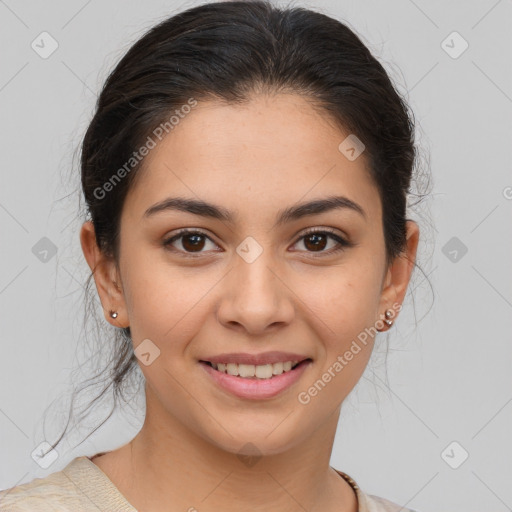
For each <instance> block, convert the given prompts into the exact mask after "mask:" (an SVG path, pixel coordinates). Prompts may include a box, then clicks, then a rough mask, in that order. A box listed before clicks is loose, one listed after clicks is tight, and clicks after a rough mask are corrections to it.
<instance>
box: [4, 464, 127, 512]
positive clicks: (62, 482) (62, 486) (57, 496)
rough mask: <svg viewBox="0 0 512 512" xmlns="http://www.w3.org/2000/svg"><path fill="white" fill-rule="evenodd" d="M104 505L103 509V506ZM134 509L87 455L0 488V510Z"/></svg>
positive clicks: (18, 511) (40, 511) (70, 510)
mask: <svg viewBox="0 0 512 512" xmlns="http://www.w3.org/2000/svg"><path fill="white" fill-rule="evenodd" d="M106 506H107V508H105V507H106ZM36 510H37V512H76V511H77V510H80V511H81V512H88V511H94V512H97V511H98V510H123V511H124V510H135V509H134V508H132V507H131V506H130V505H129V504H128V503H127V502H126V501H125V500H124V497H123V496H122V495H121V494H120V493H118V492H117V489H116V488H115V487H114V486H113V484H112V482H110V481H109V480H108V478H107V477H106V475H105V474H103V473H102V472H101V470H100V469H99V468H98V467H97V466H96V465H95V464H94V463H93V462H91V461H90V460H89V458H88V457H86V456H82V457H76V458H75V459H73V460H72V461H71V462H70V463H69V464H68V465H67V466H66V467H65V468H64V469H63V470H61V471H58V472H55V473H51V474H50V475H48V476H46V477H44V478H35V479H34V480H32V481H30V482H28V483H25V484H21V485H18V486H15V487H11V488H10V489H5V490H3V491H0V512H29V511H30V512H34V511H36Z"/></svg>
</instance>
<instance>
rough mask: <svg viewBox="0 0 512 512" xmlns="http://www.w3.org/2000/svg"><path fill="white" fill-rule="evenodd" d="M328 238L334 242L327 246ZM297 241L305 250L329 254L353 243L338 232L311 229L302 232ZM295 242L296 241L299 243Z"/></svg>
mask: <svg viewBox="0 0 512 512" xmlns="http://www.w3.org/2000/svg"><path fill="white" fill-rule="evenodd" d="M329 240H332V241H333V242H334V243H333V244H331V246H330V247H328V246H329ZM299 242H302V243H303V244H304V247H305V248H306V252H316V253H320V255H324V254H325V255H329V254H333V253H337V252H338V251H342V250H344V249H345V248H346V247H352V246H353V244H352V243H351V242H348V241H347V240H345V239H344V238H342V237H341V236H339V235H338V234H336V233H335V232H333V231H330V230H326V229H323V230H313V231H309V232H308V233H306V234H304V235H303V236H302V237H301V238H300V239H299ZM299 242H297V243H299ZM326 248H327V250H325V249H326Z"/></svg>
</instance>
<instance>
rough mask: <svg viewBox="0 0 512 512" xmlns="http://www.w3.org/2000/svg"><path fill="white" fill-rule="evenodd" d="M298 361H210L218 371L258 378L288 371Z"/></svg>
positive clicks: (268, 377) (266, 377)
mask: <svg viewBox="0 0 512 512" xmlns="http://www.w3.org/2000/svg"><path fill="white" fill-rule="evenodd" d="M298 362H299V361H286V362H285V363H274V364H261V365H254V364H236V363H227V364H226V363H219V364H215V363H211V365H212V366H213V368H215V369H216V370H218V371H219V372H223V373H227V374H228V375H235V376H238V377H244V378H251V377H257V378H258V379H270V378H272V376H273V375H281V374H282V373H283V372H289V371H290V370H291V369H292V368H293V367H295V366H296V365H297V363H298Z"/></svg>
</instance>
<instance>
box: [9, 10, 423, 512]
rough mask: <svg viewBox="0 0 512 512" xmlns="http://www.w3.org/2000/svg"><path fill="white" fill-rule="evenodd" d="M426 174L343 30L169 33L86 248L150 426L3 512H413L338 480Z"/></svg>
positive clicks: (100, 116)
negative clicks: (351, 397)
mask: <svg viewBox="0 0 512 512" xmlns="http://www.w3.org/2000/svg"><path fill="white" fill-rule="evenodd" d="M415 155H416V152H415V147H414V127H413V122H412V119H411V117H410V115H409V113H408V109H407V106H406V104H405V102H404V101H403V100H402V99H401V97H400V96H399V95H398V94H397V92H396V91H395V89H394V87H393V85H392V83H391V81H390V80H389V78H388V76H387V74H386V72H385V70H384V69H383V67H382V66H381V65H380V64H379V63H378V62H377V61H376V60H375V58H374V57H373V56H372V55H371V54H370V53H369V51H368V49H367V48H366V47H365V46H364V44H363V43H362V42H361V41H360V39H359V38H358V37H357V36H356V35H355V34H354V33H353V32H352V31H351V30H350V29H349V28H347V27H346V26H345V25H343V24H342V23H340V22H339V21H336V20H334V19H331V18H329V17H327V16H325V15H323V14H319V13H315V12H312V11H310V10H306V9H301V8H290V9H278V8H276V7H273V6H271V5H270V4H269V3H265V2H260V1H256V2H220V3H213V4H209V5H202V6H198V7H194V8H191V9H189V10H187V11H185V12H182V13H181V14H178V15H176V16H173V17H171V18H169V19H167V20H165V21H164V22H162V23H161V24H159V25H158V26H156V27H154V28H153V29H151V30H150V31H149V32H148V33H147V34H146V35H144V37H142V38H141V39H140V40H139V41H138V42H137V43H136V44H135V45H134V46H133V47H132V48H131V49H130V50H129V51H128V53H127V54H126V55H125V56H124V57H123V59H122V60H121V61H120V62H119V64H118V65H117V67H116V68H115V69H114V71H113V72H112V74H111V75H110V76H109V77H108V79H107V81H106V83H105V85H104V88H103V90H102V92H101V94H100V97H99V99H98V103H97V111H96V113H95V116H94V118H93V119H92V121H91V123H90V125H89V127H88V130H87V132H86V135H85V138H84V141H83V145H82V155H81V172H82V186H83V192H84V196H85V198H86V201H87V206H88V212H89V214H90V219H89V220H86V221H85V222H84V223H83V226H82V230H81V233H80V240H81V244H82V249H83V252H84V256H85V258H86V260H87V263H88V265H89V266H90V268H91V270H92V275H93V277H94V280H95V283H96V288H97V291H98V294H99V298H100V300H101V304H102V307H103V309H104V312H105V319H106V320H107V322H109V323H110V324H112V325H113V326H115V327H117V328H119V331H120V332H121V333H122V335H123V339H124V340H125V345H124V348H123V349H119V348H117V349H116V350H118V352H116V353H118V354H119V360H118V364H117V366H116V374H115V375H114V376H113V380H114V381H115V382H116V384H119V382H120V381H121V380H122V379H123V378H124V376H125V375H127V374H128V373H129V370H130V369H133V367H135V366H136V365H139V367H140V369H141V371H142V373H143V374H144V378H145V397H146V416H145V421H144V425H143V427H142V429H141V430H140V431H139V433H138V434H137V435H136V436H135V437H134V438H133V439H132V440H131V441H130V442H129V443H127V444H124V445H122V446H120V447H118V448H116V449H113V450H111V451H108V452H103V453H97V454H94V455H92V456H90V457H87V456H82V457H77V458H75V459H74V460H73V461H71V462H70V463H69V465H68V466H67V467H66V468H65V469H64V470H62V471H59V472H56V473H53V474H51V475H49V476H47V477H46V478H43V479H36V480H34V481H32V482H30V483H27V484H23V485H20V486H18V487H15V488H12V489H10V490H7V491H4V492H2V493H1V494H0V498H1V499H0V504H1V505H0V510H6V511H7V510H9V511H13V512H14V511H21V510H39V511H44V510H55V509H58V510H70V511H71V510H73V511H76V510H84V511H89V510H105V511H114V510H115V511H121V510H122V511H123V512H124V511H128V510H130V511H133V510H140V511H147V512H157V511H163V510H166V511H178V510H180V511H183V510H188V511H194V510H198V511H200V512H201V511H210V510H211V511H214V510H223V511H230V510H240V509H243V510H253V511H256V510H265V511H280V512H282V511H294V510H310V511H313V510H322V511H324V512H325V511H327V512H330V511H333V512H334V511H337V512H355V511H371V512H375V511H391V510H397V511H398V510H407V509H404V508H401V507H400V506H399V505H397V504H394V503H392V502H390V501H388V500H386V499H384V498H379V497H376V496H371V495H369V494H366V493H365V492H363V490H362V489H361V488H359V486H358V485H357V484H356V483H355V482H354V480H353V479H352V478H350V477H349V476H348V475H347V474H345V473H344V472H342V471H339V470H335V469H333V468H331V467H330V465H329V460H330V456H331V451H332V444H333V440H334V436H335V432H336V427H337V422H338V418H339V414H340V410H341V405H342V403H343V400H344V399H345V398H346V396H347V395H348V394H349V393H350V391H351V390H352V389H353V387H354V386H355V385H356V383H357V382H358V380H359V378H360V377H361V375H362V373H363V371H364V369H365V367H366V364H367V362H368V360H369V357H370V355H371V352H372V349H373V346H374V343H375V341H376V333H377V332H381V331H386V330H388V329H390V328H391V327H392V325H393V323H394V321H395V320H396V317H397V315H398V312H399V311H400V309H401V304H402V302H403V299H404V296H405V293H406V290H407V287H408V283H409V280H410V277H411V273H412V269H413V268H414V265H415V258H416V250H417V245H418V239H419V228H418V226H417V224H416V223H415V222H414V221H411V220H408V219H407V218H406V204H407V195H408V192H409V187H410V182H411V178H412V172H413V168H414V164H415ZM127 354H128V355H129V357H128V358H126V355H127ZM123 357H125V359H123ZM124 362H126V363H127V364H126V365H125V364H124Z"/></svg>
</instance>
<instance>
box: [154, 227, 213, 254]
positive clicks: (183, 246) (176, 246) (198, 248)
mask: <svg viewBox="0 0 512 512" xmlns="http://www.w3.org/2000/svg"><path fill="white" fill-rule="evenodd" d="M180 242H181V243H180ZM208 242H210V243H211V244H212V245H213V246H214V248H215V247H217V246H216V244H214V243H213V242H212V240H211V239H210V237H208V236H207V235H206V234H205V233H203V232H202V231H192V230H187V229H185V230H182V231H180V232H179V233H178V234H176V235H174V236H172V237H171V238H169V239H167V240H164V242H163V245H164V247H167V248H169V249H170V250H172V251H174V252H181V253H184V254H185V255H187V254H191V255H192V254H194V253H197V254H198V255H200V254H201V253H203V252H206V251H203V249H204V248H205V246H206V245H207V243H208Z"/></svg>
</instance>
